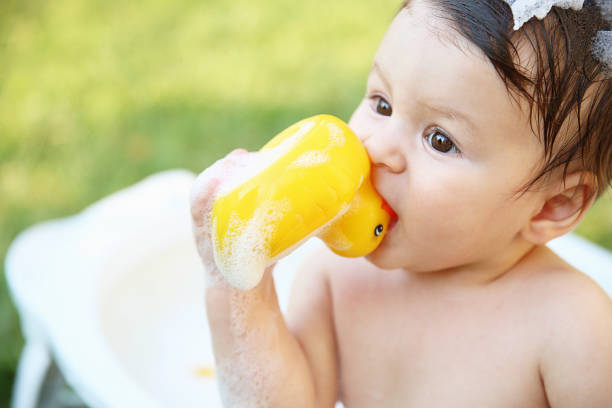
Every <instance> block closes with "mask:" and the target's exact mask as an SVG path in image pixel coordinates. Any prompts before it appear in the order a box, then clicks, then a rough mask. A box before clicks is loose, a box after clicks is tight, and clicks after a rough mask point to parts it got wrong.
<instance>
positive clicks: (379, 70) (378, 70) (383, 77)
mask: <svg viewBox="0 0 612 408" xmlns="http://www.w3.org/2000/svg"><path fill="white" fill-rule="evenodd" d="M373 72H376V74H377V75H378V77H379V78H380V80H381V81H382V82H383V84H384V85H385V87H386V88H387V89H388V90H389V92H391V85H390V84H389V81H388V80H387V76H386V75H385V73H384V71H383V70H382V68H381V67H380V66H379V65H378V64H377V63H376V61H374V63H373V64H372V68H371V69H370V74H372V73H373Z"/></svg>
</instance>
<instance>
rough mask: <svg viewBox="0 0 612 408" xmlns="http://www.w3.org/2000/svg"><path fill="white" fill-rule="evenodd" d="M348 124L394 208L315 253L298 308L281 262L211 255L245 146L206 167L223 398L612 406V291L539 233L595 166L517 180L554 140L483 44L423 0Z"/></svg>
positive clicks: (313, 405) (202, 191)
mask: <svg viewBox="0 0 612 408" xmlns="http://www.w3.org/2000/svg"><path fill="white" fill-rule="evenodd" d="M523 54H524V55H522V56H523V57H524V59H525V61H528V60H529V54H528V52H527V51H523ZM449 109H452V110H453V111H454V112H449ZM464 117H465V118H466V119H465V118H464ZM349 124H350V126H351V128H352V129H353V130H354V131H355V132H356V134H357V135H358V136H359V137H360V139H361V140H362V142H363V144H364V146H365V147H366V149H367V151H368V154H369V156H370V159H371V160H372V164H373V167H372V180H373V184H374V186H375V188H376V189H377V191H378V192H379V193H380V194H381V195H382V196H383V197H384V198H385V201H386V202H388V203H389V204H390V206H391V207H392V208H393V209H394V211H395V212H396V213H397V214H398V222H397V223H396V224H395V225H394V226H393V228H392V229H391V230H390V231H388V234H387V235H386V237H385V239H384V240H383V242H382V244H381V245H380V246H379V247H378V248H377V249H376V250H375V251H374V252H373V253H371V254H370V255H368V256H367V257H366V258H362V259H344V258H339V257H337V256H335V255H333V254H331V253H330V252H329V251H324V252H323V253H321V254H317V255H316V256H314V257H312V259H309V262H308V263H307V264H305V265H304V266H303V268H302V271H300V273H299V274H298V278H297V280H296V282H295V285H294V288H293V293H292V297H291V303H290V307H289V311H288V314H287V316H286V318H285V317H284V316H283V315H282V314H281V313H280V309H279V307H278V302H277V298H276V293H275V292H274V285H273V281H272V275H271V273H269V271H268V272H267V273H266V274H265V275H264V278H263V280H262V282H261V283H260V284H259V285H258V286H256V287H255V288H254V289H252V290H250V291H246V292H241V291H238V290H236V289H234V288H232V287H230V286H229V285H228V284H227V283H225V282H224V281H223V279H222V278H221V277H220V276H219V274H218V272H217V271H216V267H215V264H214V257H213V255H212V249H211V244H210V236H209V235H210V226H209V225H207V219H206V209H207V208H209V207H210V202H211V200H212V197H213V195H214V192H215V191H216V188H217V187H218V185H219V183H221V182H222V178H223V177H224V175H227V174H229V173H231V172H232V171H240V156H241V155H244V154H248V153H246V152H244V151H237V152H234V153H232V154H231V155H230V156H229V157H227V158H225V159H223V160H221V161H219V162H217V163H216V164H215V165H213V166H212V167H211V168H209V169H207V170H206V171H205V172H204V173H202V174H201V175H200V176H199V177H198V179H197V180H196V183H195V185H194V188H193V191H192V216H193V220H194V232H195V238H196V242H197V244H198V251H199V254H200V256H201V258H202V260H203V261H204V265H205V266H206V269H207V273H208V275H209V277H210V278H211V279H209V282H210V286H209V287H208V288H207V290H206V303H207V312H208V319H209V325H210V328H211V333H212V338H213V347H214V352H215V357H216V361H217V365H218V368H219V382H220V384H221V388H222V395H223V400H224V403H225V404H226V406H228V407H266V408H267V407H282V408H284V407H296V408H297V407H309V408H318V407H333V405H334V403H335V402H336V401H337V400H341V401H343V402H344V403H345V404H346V405H347V406H348V407H350V408H355V407H357V408H358V407H376V408H378V407H554V408H558V407H562V408H565V407H577V408H578V407H581V408H582V407H607V406H612V388H611V387H609V386H608V385H609V384H610V383H611V382H612V302H611V301H610V299H609V298H608V297H607V296H606V295H605V293H604V292H603V291H602V290H601V289H600V288H599V287H598V286H597V285H596V284H595V283H593V282H592V281H591V280H590V279H588V278H587V277H586V276H584V275H583V274H581V273H580V272H579V271H576V270H574V269H572V268H571V267H570V266H569V265H567V264H566V263H564V262H563V261H562V260H561V259H560V258H558V257H557V256H556V255H555V254H553V253H552V252H551V251H550V250H548V249H547V248H546V247H545V246H544V244H545V243H546V242H548V241H549V240H551V239H553V238H555V237H558V236H560V235H563V234H565V233H567V232H569V231H571V230H572V229H573V228H574V227H575V226H576V225H577V224H578V223H579V222H580V220H581V219H582V217H583V216H584V213H585V212H586V211H587V210H588V209H589V207H590V206H591V204H592V197H593V194H592V192H593V191H594V188H595V187H594V185H593V181H592V180H593V178H592V177H590V175H589V174H587V173H586V172H582V171H580V169H579V168H577V167H573V168H571V169H570V170H571V171H570V172H569V173H568V175H567V177H566V178H565V179H561V178H560V175H559V174H553V175H552V176H551V177H550V178H549V179H548V180H546V183H545V184H543V185H540V186H539V188H538V189H537V190H534V191H530V192H528V193H526V194H524V195H522V196H520V197H517V195H516V192H517V191H518V190H520V187H521V186H523V185H524V184H525V182H526V181H528V180H529V179H530V178H531V177H532V176H533V175H534V174H535V173H536V171H537V169H538V166H539V165H540V164H541V161H542V160H541V159H542V155H543V147H542V146H541V145H540V142H539V140H538V138H537V136H536V135H534V134H533V132H532V127H531V122H530V119H529V117H528V116H527V115H526V108H525V106H523V105H521V104H517V103H516V102H515V101H513V99H512V98H511V97H510V95H509V94H508V92H507V89H506V88H505V86H504V84H503V82H502V81H501V79H500V78H499V77H498V75H497V73H496V72H495V70H494V69H493V67H492V66H491V64H490V62H489V61H488V60H487V59H486V57H484V55H482V54H481V53H479V50H478V49H476V48H475V46H473V45H472V44H469V43H468V42H467V41H466V40H464V39H462V38H460V37H459V36H458V35H457V34H456V33H455V32H454V31H453V30H450V29H449V28H448V27H447V26H446V25H445V22H444V20H440V19H438V18H437V17H435V16H434V15H433V14H432V12H431V9H430V8H429V7H428V5H427V2H426V1H423V0H421V1H417V0H414V1H413V2H412V4H411V6H410V7H409V9H406V10H402V11H401V12H400V13H399V14H398V16H397V17H396V18H395V20H394V21H393V23H392V24H391V26H390V28H389V30H388V32H387V34H386V35H385V38H384V39H383V41H382V43H381V45H380V47H379V50H378V52H377V53H376V56H375V58H374V64H373V69H372V72H371V73H370V77H369V79H368V85H367V91H366V96H365V97H364V100H363V101H362V103H361V104H360V105H359V107H358V108H357V109H356V111H355V113H354V114H353V117H352V118H351V121H350V123H349Z"/></svg>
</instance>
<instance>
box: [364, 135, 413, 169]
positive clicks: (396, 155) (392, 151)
mask: <svg viewBox="0 0 612 408" xmlns="http://www.w3.org/2000/svg"><path fill="white" fill-rule="evenodd" d="M362 142H363V145H364V146H365V148H366V150H367V152H368V155H369V156H370V160H371V161H372V164H373V165H374V166H377V167H386V168H387V169H389V171H391V172H393V173H401V172H403V171H404V170H405V169H406V158H405V156H404V153H403V152H402V150H401V148H400V146H399V144H398V143H397V142H396V141H395V140H394V138H393V137H392V136H391V135H382V134H381V135H372V136H370V137H367V138H364V139H362Z"/></svg>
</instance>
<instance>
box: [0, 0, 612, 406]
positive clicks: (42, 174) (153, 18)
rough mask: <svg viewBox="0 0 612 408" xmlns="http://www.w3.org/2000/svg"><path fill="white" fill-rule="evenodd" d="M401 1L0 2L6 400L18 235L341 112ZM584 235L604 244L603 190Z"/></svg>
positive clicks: (0, 330) (0, 317) (0, 328)
mask: <svg viewBox="0 0 612 408" xmlns="http://www.w3.org/2000/svg"><path fill="white" fill-rule="evenodd" d="M399 3H400V1H399V0H377V1H369V0H334V1H314V0H313V1H302V2H295V1H289V0H266V1H259V2H252V1H245V0H234V1H226V0H206V1H202V0H199V1H195V0H175V1H173V2H168V1H162V0H149V1H147V2H142V1H124V2H108V1H101V0H89V1H83V0H56V1H54V2H41V1H36V0H21V1H18V0H4V1H3V2H0V60H1V61H2V63H1V64H0V264H1V265H2V274H1V278H0V405H2V406H6V405H7V403H8V401H9V398H10V390H11V386H12V382H13V377H14V373H15V367H16V364H17V359H18V357H19V352H20V350H21V347H22V345H23V340H22V337H21V334H20V328H19V322H18V319H17V316H16V314H15V310H14V308H13V306H12V304H11V300H10V297H9V294H8V292H7V287H6V281H5V278H4V259H5V254H6V250H7V248H8V246H9V244H10V242H11V241H12V240H13V239H14V238H15V236H16V235H17V234H18V233H19V232H20V231H22V230H24V229H25V228H27V227H29V226H31V225H33V224H35V223H37V222H40V221H43V220H47V219H50V218H57V217H65V216H69V215H72V214H75V213H76V212H78V211H80V210H82V209H83V208H84V207H86V206H87V205H89V204H91V203H93V202H95V201H96V200H98V199H100V198H101V197H104V196H106V195H108V194H109V193H111V192H113V191H116V190H118V189H121V188H123V187H126V186H129V185H131V184H133V183H135V182H137V181H139V180H141V179H142V178H144V177H145V176H147V175H149V174H152V173H155V172H159V171H162V170H166V169H171V168H186V169H189V170H191V171H194V172H199V171H201V170H203V169H204V168H205V167H207V166H208V165H209V164H211V163H212V162H213V161H214V160H216V159H217V158H219V157H221V156H223V155H224V154H226V153H227V152H229V151H230V150H232V149H234V148H236V147H245V148H247V149H250V150H253V149H256V148H258V147H259V146H261V145H262V144H263V142H264V141H266V140H267V139H269V138H270V137H271V136H273V135H274V134H276V133H277V132H278V131H280V130H282V129H283V128H285V127H286V126H288V125H289V124H291V123H293V122H295V121H297V120H299V119H302V118H305V117H307V116H310V115H314V114H317V113H331V114H334V115H337V116H339V117H341V118H343V119H345V120H348V118H349V117H350V114H351V112H352V110H353V109H354V108H355V107H356V106H357V104H358V102H359V100H360V98H361V97H362V94H363V92H364V89H365V88H364V87H365V80H366V76H367V72H368V70H369V68H370V63H371V60H372V56H373V54H374V51H375V49H376V46H377V44H378V42H379V41H380V39H381V37H382V35H383V33H384V30H385V28H386V26H387V24H388V23H389V22H390V20H391V18H392V17H393V15H394V13H395V10H396V8H397V6H398V5H399ZM579 233H581V234H582V235H584V236H586V237H588V238H589V239H591V240H593V241H595V242H598V243H600V244H601V245H604V246H606V247H607V248H610V249H612V200H611V199H610V195H608V196H606V197H604V198H603V199H601V200H600V201H599V202H598V204H597V205H596V207H595V209H594V210H593V211H592V212H591V214H590V215H589V216H588V217H587V219H586V220H585V221H584V222H583V224H582V225H581V226H580V228H579ZM32 255H33V256H36V254H32Z"/></svg>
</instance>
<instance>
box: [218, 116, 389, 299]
mask: <svg viewBox="0 0 612 408" xmlns="http://www.w3.org/2000/svg"><path fill="white" fill-rule="evenodd" d="M240 159H241V160H243V162H241V163H240V165H239V167H240V169H239V171H236V170H235V169H234V171H229V172H228V177H226V178H222V181H221V184H220V186H219V188H218V190H217V193H216V195H215V197H214V202H213V205H212V209H211V213H210V220H211V224H210V225H211V234H212V245H213V251H214V259H215V263H216V265H217V268H218V269H219V271H220V272H221V274H222V275H223V276H224V277H225V278H226V279H227V281H228V282H229V283H230V284H231V285H232V286H234V287H236V288H239V289H243V290H247V289H250V288H253V287H254V286H256V285H257V283H259V281H260V280H261V278H262V276H263V273H264V271H265V269H266V267H268V266H270V265H271V264H273V263H274V262H276V261H277V260H278V259H279V258H281V257H283V256H285V255H287V254H288V253H289V252H291V251H292V250H293V249H295V248H296V247H297V246H299V245H300V244H301V243H302V242H304V241H305V240H307V239H308V238H310V237H311V236H314V235H316V236H319V237H320V238H321V239H322V240H323V241H324V242H325V243H326V244H327V245H328V246H329V247H330V248H331V249H332V250H333V251H335V252H336V253H338V254H340V255H343V256H363V255H366V254H367V253H369V252H371V251H373V250H374V249H375V248H376V247H377V246H378V244H379V243H380V241H381V240H382V238H383V237H384V235H385V233H386V230H387V227H388V224H389V222H390V220H391V218H392V217H393V216H394V214H393V212H392V210H390V208H389V207H388V205H385V204H383V203H384V201H383V199H382V198H381V197H380V196H379V195H378V193H376V191H375V190H374V188H373V186H372V183H371V181H370V178H369V174H370V160H369V157H368V155H367V152H366V150H365V148H364V147H363V145H362V144H361V142H360V141H359V139H358V138H357V136H356V135H355V134H354V133H353V132H352V131H351V130H350V128H349V127H348V125H346V124H345V123H344V122H343V121H341V120H340V119H338V118H335V117H333V116H329V115H319V116H315V117H312V118H309V119H305V120H303V121H301V122H298V123H296V124H295V125H293V126H291V127H289V128H287V129H286V130H284V131H283V132H281V133H280V134H279V135H277V136H276V137H274V138H273V139H272V140H270V141H269V142H268V143H267V144H266V145H265V146H264V147H263V148H262V149H261V150H260V151H259V152H256V153H250V154H245V155H244V156H240ZM230 170H231V169H230Z"/></svg>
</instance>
